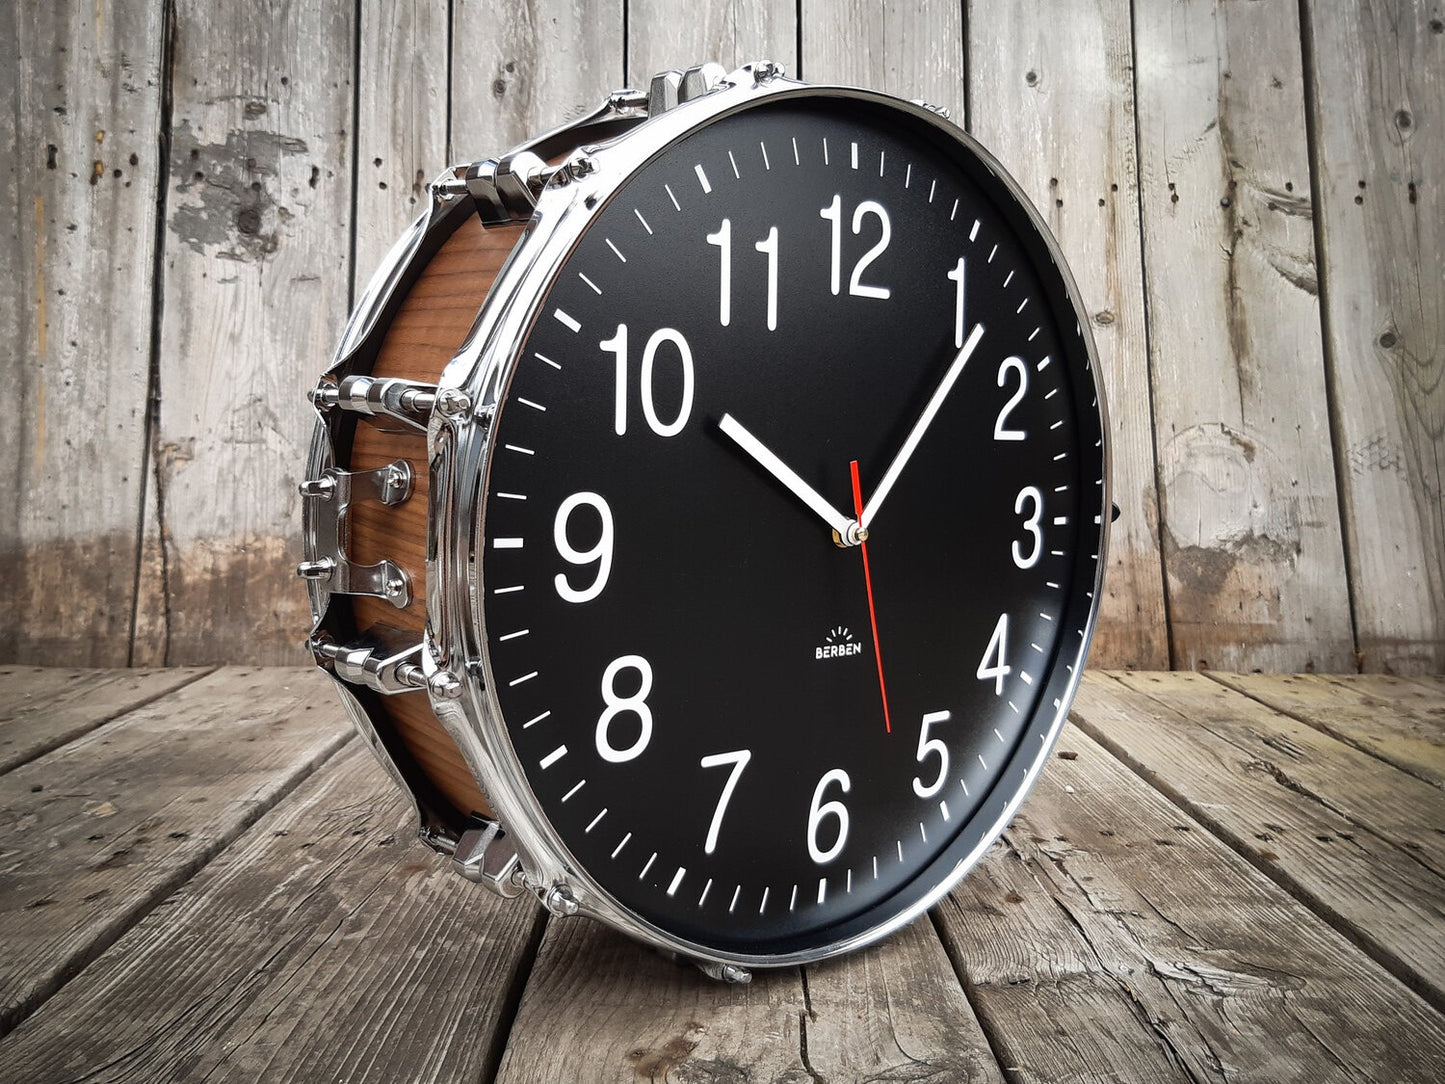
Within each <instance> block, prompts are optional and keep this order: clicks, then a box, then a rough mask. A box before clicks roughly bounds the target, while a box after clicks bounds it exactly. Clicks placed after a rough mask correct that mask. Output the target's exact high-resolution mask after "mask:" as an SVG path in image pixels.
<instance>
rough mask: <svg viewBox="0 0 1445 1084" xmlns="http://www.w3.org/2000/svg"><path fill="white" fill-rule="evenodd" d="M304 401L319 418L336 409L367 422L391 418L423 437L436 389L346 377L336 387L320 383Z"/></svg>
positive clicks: (391, 379) (412, 382)
mask: <svg viewBox="0 0 1445 1084" xmlns="http://www.w3.org/2000/svg"><path fill="white" fill-rule="evenodd" d="M307 398H309V399H310V400H311V404H312V405H313V406H314V407H315V408H316V409H317V410H319V411H321V413H323V414H326V413H328V412H330V411H332V410H337V409H340V410H345V411H349V412H351V413H355V414H364V415H366V416H367V417H370V418H376V417H380V418H391V419H393V420H395V421H399V422H401V423H402V424H403V425H405V426H406V427H407V430H408V431H414V432H417V433H425V432H426V425H427V420H428V419H429V418H430V417H431V412H432V407H434V406H435V405H436V398H437V389H436V385H435V384H423V383H421V382H420V381H416V380H402V379H400V378H398V377H373V376H348V377H343V378H342V380H341V382H340V383H339V384H333V383H331V382H330V381H329V380H326V381H322V382H321V383H320V384H318V385H317V386H316V387H314V388H312V389H311V391H310V392H308V393H307Z"/></svg>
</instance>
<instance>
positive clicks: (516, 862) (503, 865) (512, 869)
mask: <svg viewBox="0 0 1445 1084" xmlns="http://www.w3.org/2000/svg"><path fill="white" fill-rule="evenodd" d="M452 868H454V869H455V870H456V871H457V872H458V873H460V874H461V875H462V876H463V877H465V878H466V879H467V880H469V881H474V882H475V883H477V884H479V885H482V886H483V887H485V888H488V889H491V891H493V892H495V893H496V894H497V895H498V896H501V897H503V898H504V899H512V898H513V897H514V896H520V895H521V894H522V892H523V891H524V889H525V887H526V886H525V885H524V883H523V880H522V863H521V859H519V858H518V857H517V849H516V848H515V847H513V846H512V844H511V841H510V840H508V839H507V833H506V832H504V831H503V830H502V826H501V825H500V824H498V823H497V822H496V821H494V820H489V819H487V818H486V817H479V816H477V815H476V814H473V815H472V827H470V828H468V829H467V830H466V831H464V832H463V833H462V834H461V837H460V838H459V839H458V840H457V843H456V849H455V850H453V851H452Z"/></svg>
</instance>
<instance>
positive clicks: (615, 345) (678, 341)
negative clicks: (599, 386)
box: [597, 321, 726, 437]
mask: <svg viewBox="0 0 1445 1084" xmlns="http://www.w3.org/2000/svg"><path fill="white" fill-rule="evenodd" d="M724 322H726V321H724ZM663 343H671V344H672V346H673V348H674V349H676V351H677V358H678V362H679V363H680V364H681V365H682V397H681V402H679V403H678V407H677V416H676V417H675V418H673V419H672V421H670V422H664V421H663V420H662V419H661V418H659V417H658V415H657V403H656V399H655V395H654V392H653V389H652V377H653V371H654V370H655V369H656V367H657V351H658V349H659V348H660V347H661V346H662V345H663ZM597 345H598V346H600V347H601V348H602V349H603V350H605V351H606V352H607V353H609V354H613V355H615V356H616V358H617V363H616V371H617V379H616V381H615V390H614V404H613V411H612V421H613V430H614V431H615V432H616V433H617V435H618V436H619V437H620V436H624V435H626V433H627V325H626V324H618V325H617V334H616V335H614V336H612V338H610V339H604V340H603V341H602V342H600V343H598V344H597ZM694 383H695V377H694V373H693V364H692V349H691V348H690V347H689V346H688V345H687V340H686V339H685V338H683V337H682V332H680V331H677V330H675V329H674V328H670V327H664V328H660V329H658V330H657V331H654V332H653V333H652V337H651V338H649V339H648V340H647V346H646V348H645V349H644V350H643V351H642V414H643V417H645V418H646V419H647V424H648V427H649V428H650V429H651V430H652V431H653V432H654V433H656V434H657V435H658V436H660V437H675V436H677V434H678V433H681V432H682V429H683V426H685V425H687V419H688V418H689V417H690V416H691V415H692V397H693V385H694Z"/></svg>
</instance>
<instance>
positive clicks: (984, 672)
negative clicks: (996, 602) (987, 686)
mask: <svg viewBox="0 0 1445 1084" xmlns="http://www.w3.org/2000/svg"><path fill="white" fill-rule="evenodd" d="M1007 650H1008V614H999V615H998V624H997V625H995V626H994V627H993V635H992V636H990V637H989V638H988V649H987V650H986V651H985V652H984V653H983V660H982V661H981V662H980V663H979V664H978V680H979V681H987V680H988V679H989V678H993V695H994V696H1002V695H1003V679H1004V678H1006V677H1008V675H1009V674H1011V673H1013V667H1012V666H1010V665H1009V664H1008V663H1007V662H1006V661H1005V659H1004V656H1005V653H1006V652H1007Z"/></svg>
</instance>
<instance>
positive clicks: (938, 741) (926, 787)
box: [913, 711, 952, 798]
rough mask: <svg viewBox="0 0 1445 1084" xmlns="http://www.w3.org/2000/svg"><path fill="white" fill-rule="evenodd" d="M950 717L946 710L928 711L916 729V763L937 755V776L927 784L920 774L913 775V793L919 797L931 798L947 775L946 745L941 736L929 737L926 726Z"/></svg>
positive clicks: (944, 721) (941, 785)
mask: <svg viewBox="0 0 1445 1084" xmlns="http://www.w3.org/2000/svg"><path fill="white" fill-rule="evenodd" d="M950 718H952V715H951V713H950V712H946V711H930V712H929V713H928V714H927V715H925V716H924V717H923V727H922V728H921V729H920V730H919V731H918V763H920V764H922V763H923V760H924V758H925V757H928V756H937V757H938V777H937V778H936V779H934V781H933V782H932V783H928V784H925V783H924V782H923V777H922V776H917V775H915V776H914V777H913V793H914V794H916V795H918V796H919V797H920V798H932V797H933V796H934V795H935V794H937V793H938V792H939V791H940V790H942V789H943V779H944V776H946V775H948V746H946V745H944V744H943V739H942V738H930V737H929V736H928V728H929V727H930V726H932V725H933V724H934V723H946V722H948V720H949V719H950Z"/></svg>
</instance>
